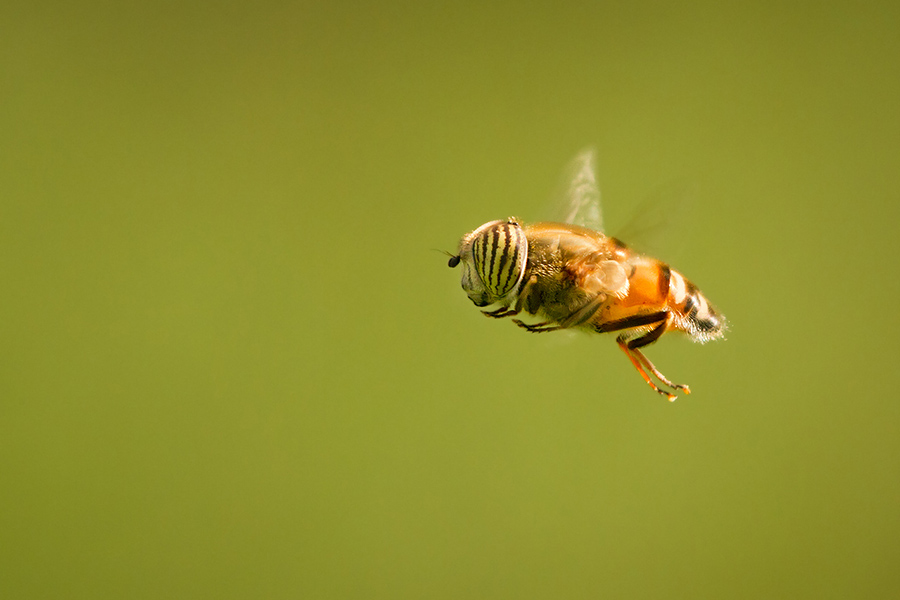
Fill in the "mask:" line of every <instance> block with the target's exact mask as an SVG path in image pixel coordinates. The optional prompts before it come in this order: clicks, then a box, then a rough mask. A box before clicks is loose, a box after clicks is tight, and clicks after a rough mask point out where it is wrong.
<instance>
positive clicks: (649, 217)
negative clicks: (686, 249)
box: [613, 183, 695, 260]
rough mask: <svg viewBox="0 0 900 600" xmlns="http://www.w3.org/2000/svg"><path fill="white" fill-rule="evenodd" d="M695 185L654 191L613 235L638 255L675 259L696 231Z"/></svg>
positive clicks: (662, 187) (676, 184) (662, 188)
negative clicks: (685, 242) (694, 217)
mask: <svg viewBox="0 0 900 600" xmlns="http://www.w3.org/2000/svg"><path fill="white" fill-rule="evenodd" d="M694 194H695V192H694V189H693V186H691V185H689V184H686V183H670V184H668V185H665V186H661V187H659V188H657V189H656V190H654V191H653V192H652V193H651V194H650V195H649V196H648V197H647V198H646V199H645V200H644V201H643V202H641V203H640V204H639V205H638V206H637V207H635V208H634V209H633V210H632V211H631V214H632V216H631V218H630V219H629V220H628V222H627V223H625V225H623V226H622V227H620V228H617V229H616V231H614V232H613V235H615V237H617V238H618V239H620V240H622V241H623V242H625V243H626V244H628V245H629V246H631V247H632V248H634V249H635V250H637V251H638V252H641V253H643V254H649V255H651V256H653V257H655V258H659V259H665V260H674V259H675V258H676V256H677V254H678V253H679V251H680V250H681V248H682V246H683V244H684V241H685V240H686V239H687V238H689V237H690V236H691V234H692V232H693V230H694V229H695V227H694V223H693V219H691V216H692V211H691V207H692V200H693V196H694Z"/></svg>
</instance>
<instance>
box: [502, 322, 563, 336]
mask: <svg viewBox="0 0 900 600" xmlns="http://www.w3.org/2000/svg"><path fill="white" fill-rule="evenodd" d="M512 322H513V323H515V324H516V325H518V326H519V327H521V328H522V329H524V330H525V331H528V332H529V333H544V332H547V331H556V330H557V329H563V328H562V327H560V326H558V325H553V324H552V323H551V322H550V321H544V322H543V323H535V324H534V325H529V324H528V323H523V322H522V321H520V320H519V319H513V320H512Z"/></svg>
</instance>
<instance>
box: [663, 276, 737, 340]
mask: <svg viewBox="0 0 900 600" xmlns="http://www.w3.org/2000/svg"><path fill="white" fill-rule="evenodd" d="M669 307H670V308H671V310H672V311H673V312H674V313H675V314H676V315H677V316H678V317H679V321H680V323H679V325H680V326H681V327H680V328H681V329H683V330H684V331H685V332H686V333H688V334H689V335H690V336H691V337H692V338H693V339H694V340H695V341H698V342H708V341H710V340H714V339H716V338H719V337H722V335H723V334H724V333H725V317H724V316H723V315H722V314H721V313H720V312H719V311H717V310H716V308H715V307H714V306H713V305H712V304H710V302H709V300H707V299H706V296H704V295H703V293H702V292H701V291H700V290H699V289H698V288H697V286H695V285H694V284H693V283H691V282H690V281H689V280H688V279H687V278H686V277H685V276H684V275H682V274H681V273H679V272H678V271H676V270H674V269H672V270H671V273H670V276H669Z"/></svg>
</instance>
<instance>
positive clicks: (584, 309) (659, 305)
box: [448, 150, 726, 401]
mask: <svg viewBox="0 0 900 600" xmlns="http://www.w3.org/2000/svg"><path fill="white" fill-rule="evenodd" d="M572 172H573V173H574V176H573V177H572V178H571V181H570V183H569V187H568V194H567V196H568V210H567V214H566V216H565V221H566V222H565V223H549V222H548V223H534V224H531V225H526V224H523V223H520V222H519V221H518V220H517V219H515V218H509V219H506V220H500V221H490V222H488V223H485V224H484V225H482V226H481V227H479V228H477V229H476V230H474V231H472V232H471V233H468V234H466V235H465V236H463V238H462V240H460V242H459V249H458V251H457V253H456V254H451V255H450V261H449V263H448V264H449V266H450V267H456V266H457V265H462V282H461V283H462V288H463V290H465V292H466V294H467V295H468V296H469V299H470V300H471V301H472V302H473V303H474V304H475V305H476V306H478V307H482V308H485V307H489V306H491V305H496V308H493V309H492V310H487V309H486V310H483V311H482V312H483V313H484V314H485V315H486V316H488V317H493V318H497V319H499V318H504V317H515V316H516V315H519V314H520V313H526V314H529V315H534V316H536V317H537V318H539V319H540V322H537V323H532V324H527V323H525V322H523V321H521V320H519V319H517V318H513V319H512V321H513V323H515V324H516V325H518V326H519V327H521V328H523V329H525V330H526V331H530V332H532V333H543V332H548V331H558V330H561V329H572V328H578V329H583V330H588V331H594V332H597V333H607V332H616V333H618V336H617V337H616V342H617V343H618V345H619V347H620V348H621V349H622V351H623V352H624V353H625V355H626V356H627V357H628V359H629V360H630V361H631V364H633V365H634V367H635V369H637V372H638V373H639V374H640V375H641V377H642V378H643V379H644V381H646V382H647V384H648V385H649V386H650V387H651V388H653V389H654V390H655V391H656V392H658V393H660V394H662V395H663V396H666V397H667V398H668V399H669V400H670V401H671V400H675V398H676V396H675V394H673V393H671V392H670V391H668V390H666V389H663V388H662V387H660V386H659V385H657V384H656V383H654V381H653V379H652V378H651V375H653V376H654V377H656V379H657V380H658V381H659V382H660V383H661V384H662V385H663V386H665V387H668V388H669V389H671V390H675V391H677V390H681V391H682V392H684V393H685V394H690V389H689V388H688V386H687V385H684V384H678V383H672V382H671V381H669V379H667V378H666V377H665V376H664V375H663V374H662V373H661V372H660V371H659V369H657V368H656V367H655V366H654V365H653V363H652V362H650V360H649V359H648V358H647V357H646V356H644V354H643V352H642V351H641V349H642V348H643V347H645V346H647V345H649V344H652V343H653V342H655V341H656V340H658V339H659V338H660V336H662V335H663V334H664V333H666V332H667V331H680V332H683V333H686V334H687V335H688V336H689V337H690V338H691V340H693V341H695V342H701V343H703V342H708V341H711V340H714V339H718V338H721V337H723V336H724V333H725V329H726V325H725V318H724V316H723V315H722V314H721V313H719V312H718V311H717V310H716V309H715V308H714V307H713V305H712V304H710V302H709V301H708V300H707V299H706V297H705V296H704V295H703V294H702V293H701V292H700V290H699V289H698V288H697V286H695V285H694V284H693V283H691V282H690V281H688V279H687V278H685V277H684V276H683V275H682V274H681V273H679V272H678V271H676V270H674V269H672V268H671V267H669V265H667V264H665V263H663V262H661V261H659V260H657V259H655V258H651V257H649V256H644V255H641V254H639V253H637V252H635V251H634V250H632V249H630V248H629V247H628V246H626V245H625V244H624V243H623V242H621V241H620V240H618V239H616V238H614V237H608V236H606V235H604V234H603V233H602V232H601V231H600V230H601V229H602V226H601V218H600V202H599V200H600V194H599V190H598V188H597V184H596V178H595V177H594V168H593V152H592V151H590V150H587V151H584V152H582V153H581V154H579V155H578V157H576V159H575V161H573V167H572ZM586 225H591V227H588V226H586Z"/></svg>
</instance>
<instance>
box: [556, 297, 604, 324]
mask: <svg viewBox="0 0 900 600" xmlns="http://www.w3.org/2000/svg"><path fill="white" fill-rule="evenodd" d="M606 298H607V296H606V294H597V295H596V296H594V298H593V299H591V300H589V301H588V302H587V303H585V305H584V306H582V307H581V308H579V309H578V310H576V311H575V312H573V313H572V314H571V315H569V316H568V317H566V318H565V319H563V320H562V321H560V323H559V326H560V327H561V328H566V327H576V326H578V325H581V324H582V323H584V322H585V321H588V320H589V319H590V318H591V317H593V316H594V314H596V312H597V311H598V310H599V309H600V305H602V304H603V303H604V302H606Z"/></svg>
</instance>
